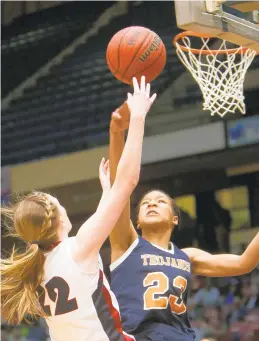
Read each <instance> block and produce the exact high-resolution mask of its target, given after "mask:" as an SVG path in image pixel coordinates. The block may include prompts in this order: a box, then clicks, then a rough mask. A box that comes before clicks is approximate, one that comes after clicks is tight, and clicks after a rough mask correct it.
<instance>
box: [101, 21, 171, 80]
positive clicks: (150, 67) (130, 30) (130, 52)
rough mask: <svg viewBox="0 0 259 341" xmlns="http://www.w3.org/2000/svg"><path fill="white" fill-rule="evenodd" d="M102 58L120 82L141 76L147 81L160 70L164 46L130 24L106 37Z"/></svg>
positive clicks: (164, 52)
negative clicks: (106, 45)
mask: <svg viewBox="0 0 259 341" xmlns="http://www.w3.org/2000/svg"><path fill="white" fill-rule="evenodd" d="M106 61H107V64H108V66H109V69H110V71H111V73H112V74H113V75H114V76H115V77H116V78H117V79H119V80H120V81H122V82H123V83H127V84H131V83H132V78H133V77H136V78H137V80H138V81H139V80H140V78H141V76H145V77H146V82H151V81H152V80H154V79H155V78H157V77H158V76H159V75H160V73H161V72H162V71H163V69H164V66H165V63H166V49H165V45H164V43H163V42H162V40H161V39H160V38H159V36H158V35H157V34H156V33H155V32H153V31H151V30H149V29H148V28H145V27H140V26H131V27H127V28H124V29H123V30H121V31H119V32H117V33H116V34H115V35H114V36H113V37H112V39H111V40H110V42H109V44H108V47H107V51H106Z"/></svg>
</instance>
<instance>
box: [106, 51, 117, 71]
mask: <svg viewBox="0 0 259 341" xmlns="http://www.w3.org/2000/svg"><path fill="white" fill-rule="evenodd" d="M106 59H107V61H108V66H109V64H110V66H111V68H112V69H113V72H115V71H114V70H115V67H114V65H113V64H112V62H111V60H110V56H109V53H107V55H106Z"/></svg>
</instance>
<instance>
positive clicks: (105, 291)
mask: <svg viewBox="0 0 259 341" xmlns="http://www.w3.org/2000/svg"><path fill="white" fill-rule="evenodd" d="M100 278H101V280H102V282H103V272H102V271H101V270H100ZM102 291H103V296H104V298H105V301H106V303H107V306H108V308H109V310H110V314H111V316H112V318H113V320H114V324H115V328H116V330H117V331H118V332H119V333H120V334H122V335H123V337H124V341H135V338H133V337H131V336H129V335H125V334H124V333H123V330H122V325H121V319H120V314H119V312H118V310H117V309H116V308H115V307H114V306H113V304H112V298H111V295H110V292H109V290H108V289H107V288H106V286H105V284H104V282H103V287H102Z"/></svg>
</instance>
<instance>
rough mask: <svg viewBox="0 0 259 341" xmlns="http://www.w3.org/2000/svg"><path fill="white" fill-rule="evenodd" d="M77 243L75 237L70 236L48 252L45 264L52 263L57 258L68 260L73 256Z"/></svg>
mask: <svg viewBox="0 0 259 341" xmlns="http://www.w3.org/2000/svg"><path fill="white" fill-rule="evenodd" d="M74 243H75V237H69V238H65V239H64V240H62V242H61V243H59V244H58V245H57V246H56V247H55V248H54V249H53V250H51V251H50V252H48V253H47V254H46V261H45V264H50V263H52V262H54V261H55V260H57V259H58V258H62V259H66V261H67V260H68V259H69V258H72V257H71V250H72V247H73V244H74Z"/></svg>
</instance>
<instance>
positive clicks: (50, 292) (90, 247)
mask: <svg viewBox="0 0 259 341" xmlns="http://www.w3.org/2000/svg"><path fill="white" fill-rule="evenodd" d="M133 85H134V94H133V95H131V94H129V95H128V101H127V103H128V105H129V107H130V112H131V119H130V127H129V134H128V138H127V142H126V146H125V149H124V152H123V155H122V158H121V160H120V164H119V167H118V172H117V175H116V179H115V182H114V184H113V186H112V187H111V188H110V180H109V176H107V172H108V163H107V162H106V163H105V161H104V159H103V160H102V162H101V165H100V180H101V181H102V184H103V185H104V186H105V176H106V178H108V182H106V183H108V185H107V186H106V188H107V190H106V191H105V192H106V193H105V196H103V198H102V200H101V202H100V204H99V206H98V208H97V210H96V212H95V213H94V214H93V215H92V216H91V217H90V218H89V219H88V220H86V221H85V222H84V224H83V225H82V226H81V227H80V229H79V231H78V232H77V235H76V236H75V237H71V238H69V237H68V234H69V232H70V230H71V228H72V226H71V223H70V221H69V219H68V216H67V212H66V210H65V208H64V207H63V206H61V205H60V203H59V201H58V200H57V199H56V198H54V197H52V196H51V195H49V194H47V193H42V192H33V193H30V194H28V195H26V196H25V197H24V198H22V199H21V200H20V201H19V202H18V203H16V204H15V205H13V206H10V207H8V208H3V209H1V212H2V213H4V214H5V215H6V216H7V218H9V219H10V222H11V223H12V226H11V227H12V232H13V233H12V235H13V236H14V235H15V236H17V237H19V238H20V239H22V240H23V241H24V243H25V249H24V250H23V252H21V251H20V250H19V251H17V250H16V248H15V247H14V248H13V251H12V254H11V256H10V257H9V258H5V259H1V303H2V316H3V317H4V319H5V320H6V321H7V322H9V323H11V324H19V323H21V322H22V321H23V319H24V318H25V319H26V317H28V315H29V316H31V317H33V318H35V317H39V316H41V317H45V318H46V321H47V324H48V326H49V331H50V336H51V339H52V340H53V341H73V340H76V341H133V339H134V338H133V337H131V336H128V335H126V334H125V333H124V332H123V331H122V327H121V323H120V315H119V311H118V304H117V301H116V299H115V296H114V294H113V293H112V292H111V291H110V289H109V285H108V282H107V280H106V279H105V276H104V274H103V270H102V262H101V259H100V257H99V250H100V248H101V246H102V244H103V243H104V241H105V240H106V239H107V237H108V235H109V233H110V232H111V230H112V228H113V227H114V225H115V223H116V221H117V219H118V218H119V216H120V214H121V212H122V210H123V207H124V205H125V204H126V202H127V200H128V199H129V196H130V194H131V192H132V191H133V189H134V187H135V186H136V184H137V182H138V178H139V172H140V162H141V152H142V142H143V135H144V125H145V117H146V114H147V112H148V111H149V109H150V107H151V105H152V103H153V102H154V100H155V97H156V95H153V96H152V97H150V85H149V84H147V85H146V84H145V78H144V77H142V79H141V84H140V86H139V84H138V83H137V80H136V79H135V78H134V79H133ZM86 171H87V170H86Z"/></svg>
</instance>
